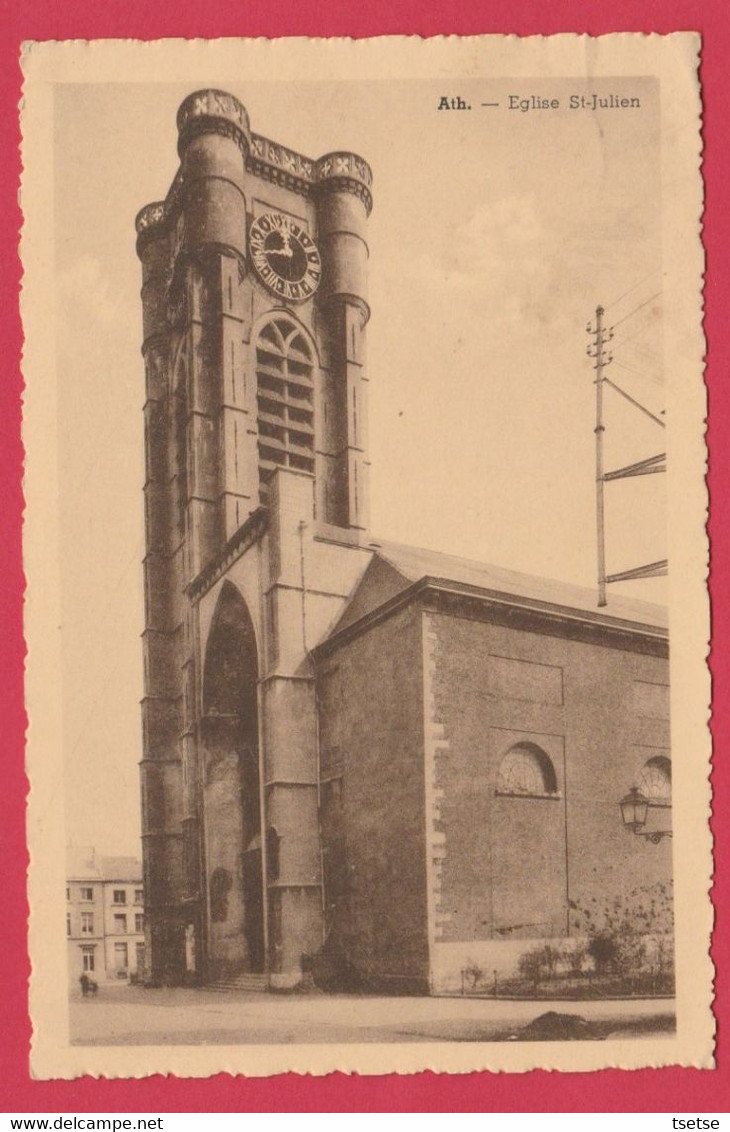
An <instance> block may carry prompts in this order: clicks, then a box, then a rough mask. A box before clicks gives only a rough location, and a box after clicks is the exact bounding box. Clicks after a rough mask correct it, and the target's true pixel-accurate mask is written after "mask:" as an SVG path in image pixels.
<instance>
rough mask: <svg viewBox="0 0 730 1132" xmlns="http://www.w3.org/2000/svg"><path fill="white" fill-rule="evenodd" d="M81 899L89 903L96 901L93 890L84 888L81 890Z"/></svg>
mask: <svg viewBox="0 0 730 1132" xmlns="http://www.w3.org/2000/svg"><path fill="white" fill-rule="evenodd" d="M81 899H82V900H85V901H86V902H87V903H88V902H89V901H91V900H93V899H94V890H93V888H82V889H81Z"/></svg>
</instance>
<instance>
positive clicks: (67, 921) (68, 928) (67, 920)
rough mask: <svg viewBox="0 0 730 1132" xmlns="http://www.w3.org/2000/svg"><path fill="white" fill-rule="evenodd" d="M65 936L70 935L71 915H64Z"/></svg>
mask: <svg viewBox="0 0 730 1132" xmlns="http://www.w3.org/2000/svg"><path fill="white" fill-rule="evenodd" d="M66 935H71V913H70V912H67V913H66Z"/></svg>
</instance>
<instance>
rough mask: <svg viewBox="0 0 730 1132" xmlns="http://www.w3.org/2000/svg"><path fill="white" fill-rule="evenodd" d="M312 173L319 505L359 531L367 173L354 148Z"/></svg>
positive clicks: (364, 468)
mask: <svg viewBox="0 0 730 1132" xmlns="http://www.w3.org/2000/svg"><path fill="white" fill-rule="evenodd" d="M314 176H315V182H316V190H315V191H316V199H317V227H318V235H319V241H320V246H321V250H322V264H323V277H322V284H321V286H320V290H319V309H320V311H321V317H322V320H323V322H324V323H325V324H326V326H327V332H328V333H327V337H328V340H329V359H328V361H329V366H328V371H327V374H326V379H325V383H324V389H323V397H324V399H325V401H326V403H327V404H328V405H330V406H332V411H331V412H330V413H328V414H327V417H326V419H325V420H324V421H323V433H324V435H323V443H322V449H323V450H324V451H325V452H326V453H327V454H328V458H327V460H326V462H325V467H324V468H323V474H322V476H321V479H322V481H323V482H322V483H321V484H320V491H319V497H320V501H321V503H320V505H321V507H322V512H323V513H324V515H325V518H326V520H327V521H328V522H331V523H333V524H335V525H336V526H340V527H350V528H356V529H360V530H363V531H364V530H367V527H368V471H369V461H368V459H367V413H368V406H367V388H368V377H367V372H366V369H365V335H364V328H365V324H366V323H367V321H368V318H369V317H370V308H369V306H368V302H367V264H368V255H369V252H368V244H367V236H366V230H367V218H368V216H369V214H370V209H371V208H372V195H371V191H370V189H371V185H372V173H371V171H370V167H369V166H368V164H367V162H365V161H363V159H362V158H361V157H358V156H357V155H356V154H354V153H329V154H327V155H326V156H324V157H321V158H320V159H319V161H318V162H317V163H316V166H315V172H314Z"/></svg>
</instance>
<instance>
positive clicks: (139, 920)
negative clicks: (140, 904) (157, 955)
mask: <svg viewBox="0 0 730 1132" xmlns="http://www.w3.org/2000/svg"><path fill="white" fill-rule="evenodd" d="M134 930H135V931H136V932H143V931H144V916H143V915H141V914H140V913H139V912H138V913H137V914H136V915H135V917H134Z"/></svg>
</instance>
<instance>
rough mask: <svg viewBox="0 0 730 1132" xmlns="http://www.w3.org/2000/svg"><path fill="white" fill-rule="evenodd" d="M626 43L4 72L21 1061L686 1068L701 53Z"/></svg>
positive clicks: (697, 888) (305, 46) (129, 48)
mask: <svg viewBox="0 0 730 1132" xmlns="http://www.w3.org/2000/svg"><path fill="white" fill-rule="evenodd" d="M638 38H639V37H633V36H615V37H607V38H606V39H605V40H596V41H591V43H592V51H593V53H594V59H593V62H592V63H589V62H587V61H586V56H585V54H584V53H585V52H586V51H587V52H588V54H589V55H590V49H589V48H588V47H586V45H585V43H583V44H581V42H580V40H579V37H557V39H555V40H553V41H550V40H542V41H531V40H525V41H522V42H520V43H517V42H512V41H510V42H509V43H508V42H507V41H505V40H502V39H500V38H499V37H492V38H489V37H485V38H483V39H481V40H464V41H460V42H459V41H438V42H431V43H427V42H425V41H424V42H422V41H418V42H414V41H410V40H409V41H401V40H397V41H396V40H392V41H390V42H389V43H388V44H386V43H385V42H384V41H380V40H377V41H366V42H364V43H363V44H353V43H348V42H346V41H336V42H332V43H325V42H324V41H320V42H319V43H315V42H311V43H308V42H307V41H292V42H291V43H290V44H286V43H284V44H272V43H265V42H264V41H230V42H229V43H227V44H226V45H225V47H220V49H219V54H216V51H217V48H216V45H212V44H211V45H204V44H197V45H191V49H190V53H187V52H186V49H185V47H184V46H183V45H177V46H175V50H174V51H173V45H172V44H169V45H164V44H162V45H150V46H149V47H145V46H144V45H141V44H136V45H134V44H129V45H125V46H123V47H122V45H119V47H118V52H117V54H116V55H114V54H113V45H106V46H105V47H104V48H102V47H101V46H100V45H82V44H72V45H32V44H31V45H29V47H28V51H27V58H26V61H25V70H26V93H27V109H26V111H25V115H26V127H25V129H26V133H25V136H26V138H29V139H30V141H26V146H27V160H26V193H27V197H26V199H27V200H28V201H29V205H28V208H27V209H26V225H27V234H26V239H25V247H26V260H25V261H24V262H27V264H28V267H27V273H28V274H27V285H26V314H25V317H26V323H27V324H28V325H29V326H30V327H32V329H31V331H30V333H29V334H28V338H29V342H30V347H29V352H28V355H27V359H26V361H27V367H28V373H27V377H26V380H27V385H28V399H27V407H26V419H27V437H28V448H29V463H28V482H29V487H30V492H29V520H28V535H27V543H26V544H27V547H28V550H27V551H26V554H27V561H28V568H29V594H30V608H29V612H28V625H29V629H30V637H29V639H30V646H29V663H30V669H31V680H30V685H29V689H30V690H29V711H30V716H31V720H33V719H34V718H35V717H34V710H37V711H40V707H39V702H40V698H39V697H36V698H35V699H34V692H35V691H36V690H37V689H38V688H39V687H40V685H41V683H42V674H43V672H44V671H46V670H47V671H51V670H53V669H55V681H54V686H55V691H54V697H57V699H55V698H54V702H57V708H56V709H54V710H55V711H56V715H55V720H56V723H57V726H58V729H57V731H54V736H55V740H54V742H53V747H54V750H55V754H54V755H53V756H52V759H53V766H54V768H55V770H54V774H53V775H52V776H51V777H52V778H53V783H52V784H51V783H50V781H48V780H46V781H44V782H41V779H43V778H44V777H45V775H44V772H43V770H42V765H43V761H42V758H41V756H40V754H39V752H40V749H41V748H40V746H39V741H40V740H41V739H42V735H43V728H42V726H41V728H40V730H39V732H38V733H37V734H36V737H35V738H34V735H33V730H32V729H31V737H30V742H31V753H30V757H29V768H30V779H31V789H32V794H31V814H33V813H35V815H36V824H34V822H33V820H31V823H30V827H29V837H30V839H31V855H32V857H33V853H34V850H35V865H32V868H34V867H35V869H36V873H35V881H34V880H33V874H32V875H31V909H32V911H31V925H32V939H33V938H35V940H36V946H37V951H36V952H35V953H34V956H33V957H34V972H35V974H34V977H35V978H36V979H37V980H39V981H38V982H37V983H36V988H37V990H36V993H37V996H38V997H37V998H36V1009H35V1010H34V1011H33V1017H34V1030H35V1038H34V1042H35V1048H36V1056H37V1058H38V1064H39V1066H42V1065H46V1066H48V1067H51V1066H52V1067H53V1072H55V1073H63V1075H67V1076H73V1075H74V1073H76V1072H84V1071H88V1072H108V1071H109V1067H113V1069H114V1071H115V1072H116V1073H117V1074H118V1075H120V1076H124V1075H131V1076H141V1075H144V1074H145V1073H150V1072H159V1071H172V1070H174V1071H177V1072H180V1065H183V1063H182V1062H176V1061H175V1060H174V1058H175V1057H180V1058H182V1057H184V1058H186V1061H185V1062H184V1065H183V1069H184V1068H186V1067H187V1068H188V1069H189V1071H190V1072H191V1073H192V1074H194V1075H199V1074H203V1075H205V1074H206V1073H209V1072H215V1071H216V1069H218V1070H220V1069H231V1071H240V1072H256V1073H265V1072H279V1071H281V1070H282V1069H285V1068H289V1069H311V1070H312V1071H315V1072H316V1071H327V1069H331V1068H343V1069H348V1070H351V1069H358V1070H359V1071H362V1072H374V1071H382V1067H383V1066H387V1067H390V1068H391V1069H398V1068H399V1067H401V1065H402V1066H403V1069H404V1070H406V1071H410V1070H413V1069H414V1068H419V1067H420V1068H426V1067H432V1068H440V1069H443V1070H448V1069H450V1068H459V1067H462V1066H463V1067H466V1068H482V1067H483V1068H507V1069H510V1068H514V1069H517V1070H520V1069H525V1068H532V1067H535V1066H541V1067H544V1068H564V1069H582V1068H598V1067H605V1066H623V1067H635V1066H641V1065H648V1064H675V1063H681V1064H693V1065H706V1064H711V1059H712V1015H711V1009H710V1001H711V998H710V995H711V979H712V968H711V965H710V962H709V957H708V954H707V950H708V944H709V930H710V925H711V907H710V905H709V901H708V898H707V890H708V886H709V876H710V865H711V857H710V841H709V833H708V830H707V818H708V816H709V798H708V793H707V774H708V768H709V737H708V736H707V712H708V703H709V680H708V677H707V672H706V666H705V654H706V641H707V636H708V628H707V625H708V610H707V598H706V594H705V574H706V541H705V536H704V526H703V523H704V508H705V506H706V495H705V488H704V482H703V479H702V476H703V470H704V460H705V455H704V444H703V427H704V425H703V420H704V389H703V385H702V350H703V347H702V335H701V299H700V287H701V271H702V250H701V245H700V243H699V228H698V218H699V211H698V210H699V208H700V207H701V181H700V177H699V168H698V162H699V152H700V149H699V146H700V140H699V125H700V121H699V88H698V86H697V76H696V63H697V60H696V54H697V40H696V37H693V36H692V35H689V34H687V35H685V36H673V37H664V38H662V37H649V38H648V39H644V40H642V41H639V42H637V40H638ZM396 44H398V45H400V51H401V54H400V56H399V55H398V53H397V51H396ZM87 47H91V49H92V53H91V55H90V56H85V51H86V49H87ZM95 47H98V48H99V50H98V51H94V50H93V49H94V48H95ZM206 47H207V48H210V49H211V51H212V54H211V52H210V51H206V50H205V48H206ZM41 48H42V50H39V49H41ZM54 49H55V50H54ZM156 50H157V52H158V53H157V54H155V51H156ZM399 59H402V66H399V63H398V61H399ZM177 60H179V61H180V63H179V65H176V61H177ZM85 63H88V64H89V66H88V68H85V67H84V64H85ZM105 68H106V70H107V73H106V75H105V73H104V71H105ZM188 74H189V75H190V78H189V79H188V78H187V75H188ZM49 75H50V78H49V77H48V76H49ZM41 80H42V81H41ZM672 84H674V85H672ZM34 99H35V102H34ZM41 125H42V126H43V129H41ZM41 139H42V140H41ZM668 168H671V169H672V176H671V178H669V179H668V176H667V169H668ZM42 170H45V171H46V173H44V174H43V175H42ZM42 202H43V203H44V204H47V205H48V207H41V203H42ZM42 229H43V230H44V231H45V230H46V229H47V230H48V237H49V238H48V242H47V243H44V245H43V246H44V248H45V252H44V255H45V258H44V255H41V252H40V248H41V242H42V241H41V230H42ZM41 260H43V263H42V264H41ZM31 304H33V306H32V309H31ZM44 320H45V321H44ZM45 325H47V326H50V327H51V328H52V333H51V334H50V335H48V336H47V340H44V341H43V343H42V344H40V345H39V347H38V354H37V355H36V352H35V350H34V345H33V343H34V340H38V341H39V342H40V338H41V337H43V327H44V326H45ZM34 334H35V336H36V339H34ZM44 351H45V354H44ZM43 356H45V357H47V358H49V359H52V366H53V370H52V373H53V377H51V373H50V371H45V372H46V377H45V384H44V379H43V378H42V377H41V376H39V374H40V373H41V372H42V369H43V367H42V366H40V365H39V364H38V362H39V360H40V359H41V358H42V357H43ZM38 382H40V383H41V384H35V385H34V383H38ZM51 384H53V385H54V393H53V395H52V404H51V403H50V402H49V403H48V404H47V405H46V404H45V403H44V405H43V408H42V409H41V408H39V407H38V406H39V404H40V403H41V402H42V401H43V399H44V398H45V397H46V396H51V395H50V394H49V393H48V389H49V387H50V385H51ZM44 414H45V415H44ZM51 437H52V440H51ZM51 497H52V498H53V504H54V506H55V509H56V511H55V520H54V524H53V538H54V539H55V540H56V541H55V543H54V545H55V547H56V557H55V565H54V566H53V570H54V571H57V578H56V580H55V581H54V582H53V585H52V586H50V590H49V593H50V591H52V592H53V594H55V595H56V598H55V600H57V613H58V620H57V623H58V625H59V634H58V638H57V640H56V641H55V643H54V645H53V649H51V648H50V646H48V645H47V643H46V641H45V639H41V637H40V636H39V637H36V638H34V636H33V628H34V625H35V624H36V622H37V619H38V613H37V612H35V611H34V592H35V589H36V588H37V589H39V590H40V589H42V588H43V581H42V578H41V577H40V575H39V567H38V563H42V562H44V561H49V562H50V556H48V558H46V556H47V555H48V545H47V544H44V546H43V547H38V545H37V542H36V540H37V539H38V538H39V537H40V533H41V527H42V515H43V507H44V505H47V506H50V505H51V504H50V499H51ZM34 500H41V501H45V503H43V502H38V503H37V504H36V503H35V502H34ZM31 542H32V548H31ZM42 600H46V601H50V600H52V599H51V597H50V596H47V597H45V598H43V599H42ZM677 629H678V631H677ZM670 639H671V648H670ZM34 641H35V644H34ZM53 650H55V651H53ZM51 653H53V657H54V658H55V659H54V660H52V659H51ZM49 733H50V732H49ZM34 743H35V754H34V753H33V744H34ZM692 743H694V744H696V746H695V747H694V748H693V749H694V752H695V753H694V754H693V755H692V756H691V757H690V748H691V745H692ZM43 757H44V758H46V757H49V756H47V753H44V755H43ZM51 789H52V790H53V792H54V797H55V803H56V804H55V807H54V826H53V835H52V837H50V836H48V835H47V834H46V833H44V835H43V838H42V839H41V837H40V829H41V825H42V822H40V820H39V815H41V814H43V815H46V814H47V813H48V802H47V801H46V800H45V799H46V798H48V799H50V793H48V792H49V791H50V790H51ZM678 789H679V794H678V793H677V791H678ZM677 799H679V802H677ZM34 806H35V807H36V809H35V810H34V809H33V807H34ZM41 840H42V844H41ZM693 853H694V856H692V854H693ZM51 855H52V856H53V863H52V866H51V863H50V856H51ZM43 860H46V861H48V868H45V869H44V870H43V873H42V877H41V875H40V872H39V871H38V870H39V862H40V861H43ZM61 873H63V877H61V875H60V874H61ZM51 877H53V887H54V891H53V893H52V895H51ZM41 891H43V892H47V893H48V908H47V909H44V910H43V911H39V905H40V904H41V903H42V901H41V900H40V899H39V894H40V893H41ZM34 893H35V902H34V899H33V894H34ZM64 897H65V937H64V929H63V904H64V899H63V898H64ZM693 909H694V910H693ZM697 909H699V912H698V911H697ZM34 920H35V928H33V922H34ZM51 937H52V938H51ZM32 947H33V944H32ZM44 956H48V958H44ZM698 957H699V958H698ZM689 971H692V972H694V976H693V977H692V978H688V977H687V975H688V972H689ZM51 972H53V984H54V989H53V992H52V994H50V997H48V996H46V995H44V996H43V1003H42V1004H41V1002H40V988H41V987H42V986H43V985H45V984H44V980H47V981H48V982H49V983H50V982H51ZM59 972H62V975H61V976H60V980H61V981H60V983H59V978H58V977H57V976H59ZM688 1000H691V1001H689V1004H688ZM51 1008H52V1009H53V1010H56V1011H58V1012H59V1013H58V1014H57V1015H53V1017H57V1018H60V1019H61V1024H60V1027H59V1028H58V1029H57V1030H56V1031H55V1032H54V1035H53V1036H51V1030H53V1024H52V1023H51ZM46 1011H48V1013H46ZM683 1011H684V1013H683ZM693 1011H694V1013H693ZM53 1043H56V1044H55V1045H53ZM51 1045H53V1050H52V1051H51ZM216 1047H218V1048H219V1049H220V1050H221V1052H220V1054H216ZM399 1047H403V1051H402V1053H399V1052H398V1048H399ZM407 1047H412V1049H411V1052H410V1053H408V1052H407ZM368 1048H371V1050H372V1055H371V1054H369V1053H368ZM224 1049H225V1051H226V1052H225V1056H223V1050H224ZM236 1049H237V1050H238V1054H236V1053H231V1051H232V1050H236ZM347 1049H349V1050H350V1051H351V1052H350V1053H349V1054H348V1053H344V1052H343V1051H344V1050H347ZM175 1051H177V1052H175ZM252 1051H253V1052H252ZM267 1051H268V1052H267ZM357 1051H360V1052H359V1053H358V1052H357ZM320 1054H321V1057H322V1060H321V1061H317V1060H316V1057H318V1056H320ZM239 1055H240V1056H239ZM401 1057H403V1058H404V1059H405V1060H403V1061H402V1062H401V1061H400V1060H399V1059H400V1058H401ZM267 1058H268V1060H267ZM373 1058H374V1060H373ZM460 1058H465V1059H466V1060H460ZM510 1058H512V1059H513V1060H512V1061H510ZM262 1059H263V1060H262ZM62 1064H63V1066H64V1067H65V1068H64V1069H63V1070H62V1069H60V1068H59V1066H61V1065H62ZM320 1065H321V1066H322V1067H323V1068H322V1069H319V1068H318V1066H320ZM379 1067H380V1068H379ZM37 1071H38V1070H37ZM48 1071H49V1072H50V1071H51V1070H50V1068H49V1070H48ZM40 1075H45V1073H44V1071H43V1069H42V1068H41V1069H40Z"/></svg>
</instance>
